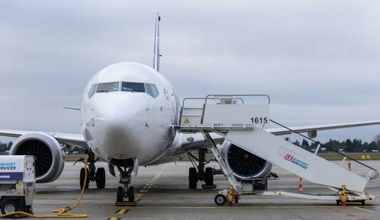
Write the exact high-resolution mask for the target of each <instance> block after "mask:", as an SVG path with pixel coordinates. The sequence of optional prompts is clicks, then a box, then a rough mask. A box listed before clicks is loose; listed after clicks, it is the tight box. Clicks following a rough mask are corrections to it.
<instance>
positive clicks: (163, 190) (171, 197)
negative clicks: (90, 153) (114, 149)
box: [33, 161, 380, 220]
mask: <svg viewBox="0 0 380 220" xmlns="http://www.w3.org/2000/svg"><path fill="white" fill-rule="evenodd" d="M364 162H365V163H366V164H368V165H370V166H373V167H375V168H377V169H379V168H380V161H364ZM82 166H83V164H79V163H78V164H76V165H73V162H66V164H65V169H64V171H63V173H62V175H61V176H60V177H59V178H58V179H57V180H56V181H55V182H52V183H46V184H38V185H37V187H36V195H35V198H34V204H33V211H34V213H35V214H38V215H52V214H53V213H52V210H54V209H58V208H62V207H68V206H71V205H72V204H73V203H75V201H76V199H77V198H78V196H79V194H80V187H79V171H80V168H81V167H82ZM96 166H97V167H105V168H106V169H107V164H106V163H104V162H98V163H96ZM190 166H191V163H190V162H177V163H169V164H164V165H160V166H152V167H146V168H145V167H140V168H139V170H138V175H137V177H134V178H133V180H132V185H133V186H135V189H136V198H137V199H138V202H137V206H134V207H129V206H115V200H116V190H117V187H118V186H119V184H118V178H115V177H113V176H111V175H110V174H109V173H108V172H106V173H107V177H106V178H107V179H106V188H105V189H101V190H99V189H96V184H95V183H90V186H89V189H87V190H86V192H85V194H84V196H83V199H82V201H81V203H80V204H79V206H78V207H77V208H76V209H74V210H71V211H70V212H69V213H73V214H74V213H80V214H87V215H88V217H87V218H88V219H104V220H106V219H115V220H116V219H144V220H153V219H162V220H163V219H170V220H175V219H185V220H197V219H208V220H214V219H215V220H216V219H247V220H248V219H258V220H260V219H263V220H264V219H273V220H281V219H288V220H298V219H313V220H315V219H321V220H330V219H331V220H332V219H352V220H370V219H380V180H379V179H377V180H375V181H371V182H369V183H368V185H367V188H366V190H367V192H368V193H370V194H372V195H374V196H376V197H377V199H375V200H372V201H367V202H366V205H364V206H363V205H361V204H359V203H352V204H351V203H349V204H348V205H347V206H346V207H342V206H337V205H336V203H335V202H334V201H321V200H306V199H297V198H289V197H274V196H243V197H242V198H241V199H240V201H239V204H234V205H233V206H217V205H216V204H215V202H214V197H215V195H216V194H217V193H218V191H219V190H222V189H224V188H226V187H227V185H228V181H227V180H226V179H225V178H224V176H222V175H216V176H215V178H214V183H215V184H216V185H217V187H216V188H215V189H202V188H201V184H202V183H201V182H198V188H197V189H193V190H190V189H189V188H188V168H189V167H190ZM210 166H211V167H215V168H218V166H217V164H215V163H211V165H210ZM353 171H356V172H359V173H360V174H363V175H365V171H364V170H361V169H359V168H358V169H356V168H355V166H353ZM273 172H275V173H276V174H277V175H278V176H279V178H278V179H272V180H269V182H268V190H272V191H275V190H283V191H288V192H298V184H299V177H297V176H294V175H293V174H291V173H289V172H287V171H285V170H283V169H281V168H279V167H275V166H274V167H273ZM303 186H304V193H313V194H317V193H328V192H331V191H330V190H328V189H326V188H325V187H323V186H320V185H315V184H312V183H308V182H307V181H303ZM62 219H63V218H62Z"/></svg>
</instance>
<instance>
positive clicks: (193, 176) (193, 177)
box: [189, 167, 198, 189]
mask: <svg viewBox="0 0 380 220" xmlns="http://www.w3.org/2000/svg"><path fill="white" fill-rule="evenodd" d="M197 182H198V174H197V169H195V168H194V167H190V168H189V188H190V189H196V188H197Z"/></svg>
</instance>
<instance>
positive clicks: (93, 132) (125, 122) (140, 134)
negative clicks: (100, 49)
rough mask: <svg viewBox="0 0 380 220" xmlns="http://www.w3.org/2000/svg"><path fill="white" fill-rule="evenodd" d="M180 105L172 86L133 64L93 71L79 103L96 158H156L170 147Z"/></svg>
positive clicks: (84, 125) (82, 122) (150, 71)
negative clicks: (95, 72)
mask: <svg viewBox="0 0 380 220" xmlns="http://www.w3.org/2000/svg"><path fill="white" fill-rule="evenodd" d="M178 111H179V103H178V98H177V96H176V94H175V91H174V88H173V86H172V85H171V84H170V83H169V81H168V80H166V79H165V78H164V77H163V76H162V75H161V74H160V73H158V72H157V71H156V70H154V69H152V68H150V67H148V66H145V65H142V64H139V63H132V62H123V63H116V64H113V65H111V66H108V67H106V68H104V69H103V70H101V71H100V72H98V73H97V74H96V75H95V76H94V77H93V78H92V79H91V80H90V82H89V83H88V85H87V86H86V89H85V91H84V94H83V96H82V101H81V124H82V129H83V134H84V137H85V140H86V142H87V144H88V145H89V146H90V148H91V149H92V151H93V152H94V153H95V154H96V155H97V156H99V157H100V158H102V159H104V160H106V161H109V160H111V159H117V160H122V159H138V161H139V163H140V165H144V164H148V163H149V162H151V161H154V160H155V159H157V158H158V157H159V156H160V155H162V153H163V152H165V150H166V149H167V148H168V147H169V146H170V145H171V144H172V142H173V140H174V137H175V132H174V131H173V129H172V127H173V125H175V124H176V123H177V120H178Z"/></svg>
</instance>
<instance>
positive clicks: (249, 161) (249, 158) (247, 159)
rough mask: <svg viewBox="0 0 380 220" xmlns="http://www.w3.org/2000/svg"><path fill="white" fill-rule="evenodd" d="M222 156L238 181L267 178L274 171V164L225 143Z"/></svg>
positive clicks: (227, 142)
mask: <svg viewBox="0 0 380 220" xmlns="http://www.w3.org/2000/svg"><path fill="white" fill-rule="evenodd" d="M221 148H222V156H223V158H224V160H225V161H226V163H227V166H229V168H230V169H231V170H232V172H233V174H234V175H235V177H237V178H238V179H253V178H258V177H267V176H268V174H269V173H270V171H271V170H272V164H271V163H270V162H268V161H266V160H264V159H262V158H260V157H258V156H256V155H254V154H251V153H249V152H247V151H246V150H244V149H242V148H240V147H238V146H236V145H233V144H232V143H230V142H229V141H224V143H223V145H222V146H221Z"/></svg>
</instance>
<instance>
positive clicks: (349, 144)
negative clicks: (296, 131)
mask: <svg viewBox="0 0 380 220" xmlns="http://www.w3.org/2000/svg"><path fill="white" fill-rule="evenodd" d="M294 144H295V145H298V146H300V147H302V148H303V149H305V150H308V151H311V152H314V151H315V150H316V149H317V148H318V145H319V144H321V146H320V148H319V151H318V152H319V153H330V152H346V153H378V152H380V134H379V135H377V136H376V137H375V138H374V140H373V141H371V142H366V141H362V140H360V139H353V140H351V139H347V140H345V141H337V140H333V139H330V140H329V141H327V142H325V143H318V142H312V143H310V142H309V141H307V140H305V139H303V140H302V141H301V142H300V141H298V140H297V141H295V142H294Z"/></svg>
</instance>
